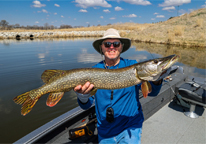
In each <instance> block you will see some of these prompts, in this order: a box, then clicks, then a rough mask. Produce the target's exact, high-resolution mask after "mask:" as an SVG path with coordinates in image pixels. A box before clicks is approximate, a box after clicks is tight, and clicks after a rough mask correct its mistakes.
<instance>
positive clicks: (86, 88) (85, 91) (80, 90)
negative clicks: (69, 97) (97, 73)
mask: <svg viewBox="0 0 206 144" xmlns="http://www.w3.org/2000/svg"><path fill="white" fill-rule="evenodd" d="M93 87H94V85H93V84H90V82H86V83H85V84H84V85H83V86H81V85H78V86H76V87H75V88H74V92H75V93H76V94H77V97H78V98H79V100H80V101H81V102H82V103H87V102H88V99H89V97H91V95H90V92H91V90H92V89H93Z"/></svg>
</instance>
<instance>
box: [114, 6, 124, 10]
mask: <svg viewBox="0 0 206 144" xmlns="http://www.w3.org/2000/svg"><path fill="white" fill-rule="evenodd" d="M114 9H115V11H121V10H124V9H123V8H121V7H118V6H117V7H115V8H114Z"/></svg>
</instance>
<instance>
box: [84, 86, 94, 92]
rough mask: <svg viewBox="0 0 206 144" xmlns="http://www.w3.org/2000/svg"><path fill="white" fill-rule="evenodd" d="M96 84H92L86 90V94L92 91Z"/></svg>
mask: <svg viewBox="0 0 206 144" xmlns="http://www.w3.org/2000/svg"><path fill="white" fill-rule="evenodd" d="M93 87H94V85H93V84H90V85H89V87H88V88H87V89H86V90H85V91H84V94H88V93H90V91H91V90H92V89H93Z"/></svg>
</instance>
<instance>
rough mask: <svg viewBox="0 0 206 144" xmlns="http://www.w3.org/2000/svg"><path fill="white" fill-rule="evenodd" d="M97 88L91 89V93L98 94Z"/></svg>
mask: <svg viewBox="0 0 206 144" xmlns="http://www.w3.org/2000/svg"><path fill="white" fill-rule="evenodd" d="M97 90H98V89H97V88H93V89H92V90H91V92H90V95H91V96H93V95H95V94H96V92H97Z"/></svg>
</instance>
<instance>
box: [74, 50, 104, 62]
mask: <svg viewBox="0 0 206 144" xmlns="http://www.w3.org/2000/svg"><path fill="white" fill-rule="evenodd" d="M80 53H81V54H79V55H78V62H83V63H98V62H100V61H101V60H102V59H101V56H100V54H99V53H97V52H95V53H91V54H90V53H88V50H87V49H86V48H83V49H82V50H81V52H80Z"/></svg>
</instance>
